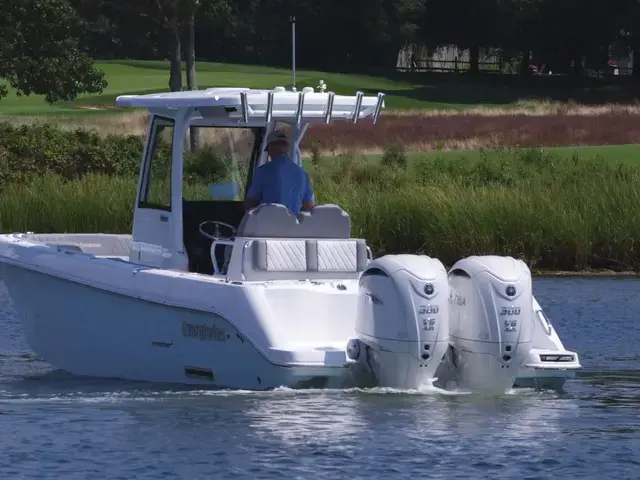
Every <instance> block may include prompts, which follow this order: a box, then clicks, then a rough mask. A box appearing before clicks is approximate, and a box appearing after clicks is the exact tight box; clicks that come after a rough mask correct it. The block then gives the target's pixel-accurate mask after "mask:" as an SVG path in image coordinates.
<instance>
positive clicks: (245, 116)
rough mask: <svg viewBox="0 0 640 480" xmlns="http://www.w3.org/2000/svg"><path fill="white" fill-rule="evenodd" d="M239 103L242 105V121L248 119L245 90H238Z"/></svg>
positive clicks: (247, 103)
mask: <svg viewBox="0 0 640 480" xmlns="http://www.w3.org/2000/svg"><path fill="white" fill-rule="evenodd" d="M240 103H241V105H242V119H243V120H244V123H247V122H248V121H249V102H248V101H247V92H240Z"/></svg>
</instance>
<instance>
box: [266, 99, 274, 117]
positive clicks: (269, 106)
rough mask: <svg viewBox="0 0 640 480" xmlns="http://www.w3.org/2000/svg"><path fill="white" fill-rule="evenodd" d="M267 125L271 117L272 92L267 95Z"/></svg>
mask: <svg viewBox="0 0 640 480" xmlns="http://www.w3.org/2000/svg"><path fill="white" fill-rule="evenodd" d="M266 117H267V123H271V117H273V92H269V93H268V94H267V115H266Z"/></svg>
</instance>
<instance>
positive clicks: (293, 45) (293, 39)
mask: <svg viewBox="0 0 640 480" xmlns="http://www.w3.org/2000/svg"><path fill="white" fill-rule="evenodd" d="M289 21H290V22H291V56H292V59H291V64H292V67H293V85H292V86H291V91H293V92H295V91H296V17H295V16H291V17H289Z"/></svg>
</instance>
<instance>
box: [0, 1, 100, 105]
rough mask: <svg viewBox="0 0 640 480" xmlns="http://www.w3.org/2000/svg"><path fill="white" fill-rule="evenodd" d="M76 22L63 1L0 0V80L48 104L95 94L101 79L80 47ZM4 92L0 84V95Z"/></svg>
mask: <svg viewBox="0 0 640 480" xmlns="http://www.w3.org/2000/svg"><path fill="white" fill-rule="evenodd" d="M82 27H83V25H82V21H81V20H80V19H79V18H78V15H77V13H76V11H75V10H74V9H73V8H72V7H71V5H70V4H69V3H68V1H67V0H2V16H0V79H4V80H6V81H7V82H8V83H9V85H11V86H12V87H13V88H15V89H16V91H17V93H18V95H30V94H37V95H44V96H45V99H46V101H47V102H49V103H54V102H57V101H60V100H73V99H74V98H76V97H77V96H78V95H79V94H81V93H101V92H102V91H103V90H104V88H105V87H106V86H107V82H106V81H105V79H104V72H102V71H99V70H97V69H96V68H95V67H94V66H93V61H92V59H91V58H90V57H89V56H88V55H87V54H86V53H84V52H83V51H82V49H81V48H80V42H79V38H80V36H81V34H82ZM6 94H7V88H6V85H2V84H0V97H3V96H6Z"/></svg>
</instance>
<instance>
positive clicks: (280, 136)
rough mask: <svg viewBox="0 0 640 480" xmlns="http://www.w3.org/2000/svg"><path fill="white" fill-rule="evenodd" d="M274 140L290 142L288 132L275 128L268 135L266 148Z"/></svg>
mask: <svg viewBox="0 0 640 480" xmlns="http://www.w3.org/2000/svg"><path fill="white" fill-rule="evenodd" d="M274 142H286V143H289V137H287V134H286V133H284V132H283V131H282V130H274V131H273V132H271V133H270V134H269V135H267V143H266V144H265V147H264V149H265V150H266V149H267V147H268V146H269V145H270V144H272V143H274Z"/></svg>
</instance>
